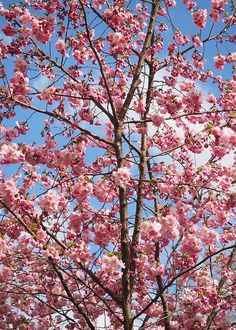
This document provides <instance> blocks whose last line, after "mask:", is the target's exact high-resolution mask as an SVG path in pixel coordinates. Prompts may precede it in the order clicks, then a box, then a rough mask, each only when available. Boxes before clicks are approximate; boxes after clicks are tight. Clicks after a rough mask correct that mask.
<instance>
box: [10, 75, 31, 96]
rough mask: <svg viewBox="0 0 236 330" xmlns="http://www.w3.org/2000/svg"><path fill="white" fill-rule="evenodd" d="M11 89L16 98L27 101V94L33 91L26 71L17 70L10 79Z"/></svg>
mask: <svg viewBox="0 0 236 330" xmlns="http://www.w3.org/2000/svg"><path fill="white" fill-rule="evenodd" d="M10 90H11V93H12V94H13V96H14V97H15V99H16V100H19V101H22V102H26V96H27V94H28V93H29V92H30V91H31V88H30V87H29V78H28V77H27V76H26V75H25V74H24V73H22V72H20V71H16V73H15V77H13V78H11V81H10Z"/></svg>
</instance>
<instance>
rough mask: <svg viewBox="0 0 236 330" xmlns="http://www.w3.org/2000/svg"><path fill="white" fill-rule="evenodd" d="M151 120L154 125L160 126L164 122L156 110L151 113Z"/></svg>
mask: <svg viewBox="0 0 236 330" xmlns="http://www.w3.org/2000/svg"><path fill="white" fill-rule="evenodd" d="M151 121H152V123H153V125H155V126H157V127H159V126H161V124H162V123H163V122H164V119H163V118H162V117H161V116H160V115H159V114H158V113H156V112H154V113H153V114H152V115H151Z"/></svg>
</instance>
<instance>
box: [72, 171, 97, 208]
mask: <svg viewBox="0 0 236 330" xmlns="http://www.w3.org/2000/svg"><path fill="white" fill-rule="evenodd" d="M92 191H93V184H92V182H90V180H89V179H88V178H87V177H86V176H84V175H80V176H79V177H78V181H77V182H76V183H75V184H74V187H73V191H72V194H73V196H74V197H75V198H76V199H77V200H78V201H79V202H81V201H83V200H84V199H86V198H87V197H88V196H89V195H90V194H91V193H92Z"/></svg>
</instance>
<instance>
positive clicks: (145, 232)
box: [140, 221, 162, 242]
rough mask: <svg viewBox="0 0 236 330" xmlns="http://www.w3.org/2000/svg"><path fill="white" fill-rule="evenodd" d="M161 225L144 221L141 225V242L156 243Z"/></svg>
mask: <svg viewBox="0 0 236 330" xmlns="http://www.w3.org/2000/svg"><path fill="white" fill-rule="evenodd" d="M161 228H162V225H161V224H160V223H158V222H156V221H153V222H148V221H144V222H143V223H142V224H141V228H140V230H141V238H142V239H143V240H151V241H153V242H156V241H158V239H159V238H160V236H161Z"/></svg>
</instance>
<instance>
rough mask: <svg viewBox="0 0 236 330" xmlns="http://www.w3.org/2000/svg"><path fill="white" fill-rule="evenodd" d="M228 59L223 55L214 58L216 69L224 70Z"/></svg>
mask: <svg viewBox="0 0 236 330" xmlns="http://www.w3.org/2000/svg"><path fill="white" fill-rule="evenodd" d="M225 62H226V58H225V56H223V55H218V56H215V57H214V67H215V68H216V69H219V70H222V69H223V68H224V65H225Z"/></svg>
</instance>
